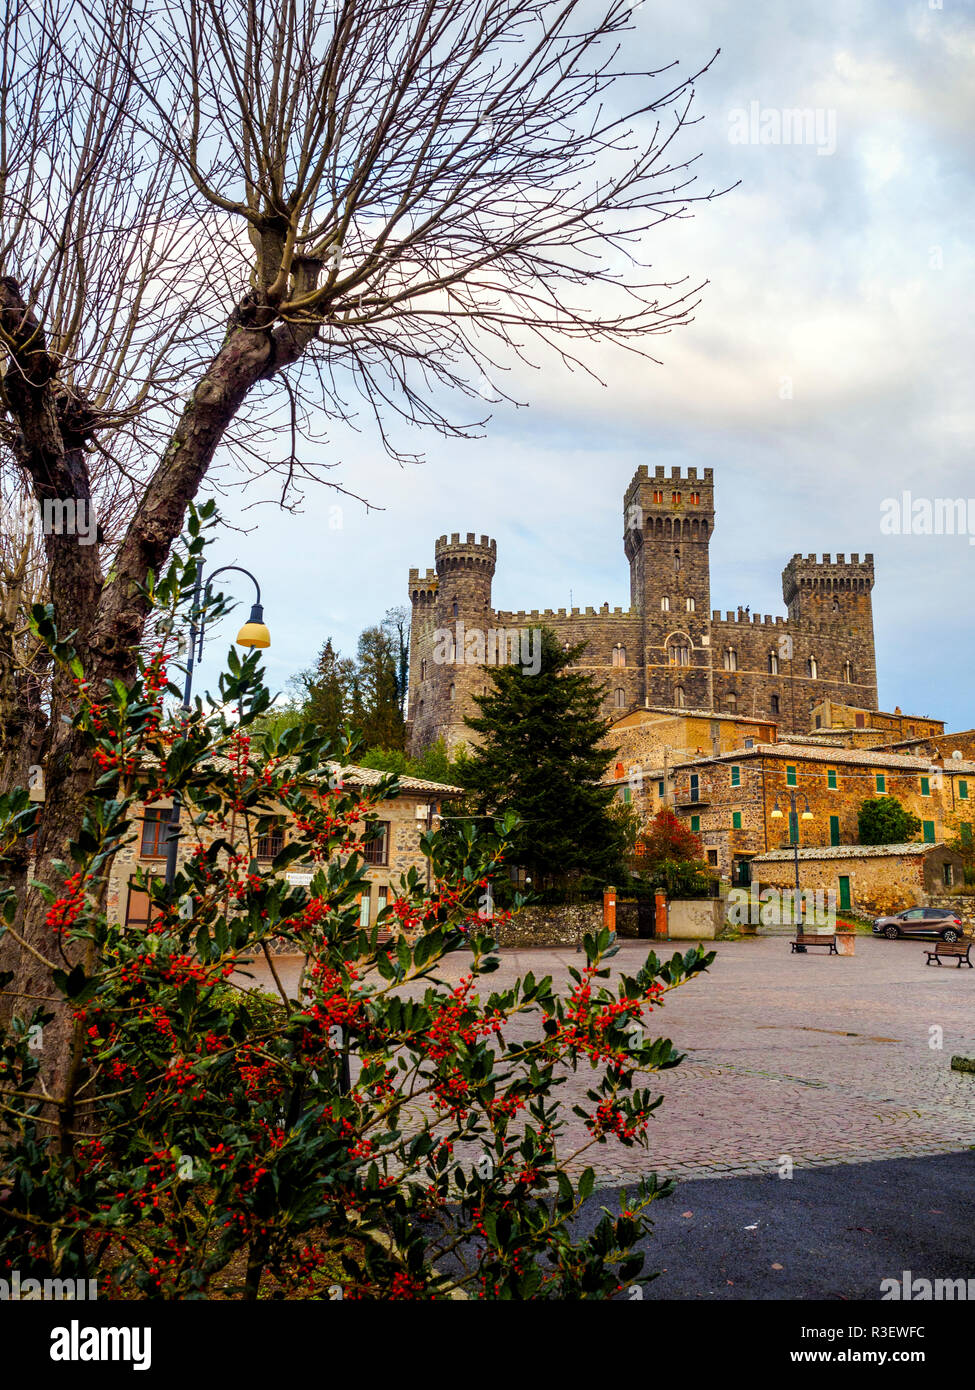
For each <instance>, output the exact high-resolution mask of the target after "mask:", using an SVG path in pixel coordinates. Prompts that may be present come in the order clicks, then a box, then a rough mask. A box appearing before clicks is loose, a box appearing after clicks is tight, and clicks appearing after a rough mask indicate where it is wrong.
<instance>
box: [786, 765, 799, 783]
mask: <svg viewBox="0 0 975 1390" xmlns="http://www.w3.org/2000/svg"><path fill="white" fill-rule="evenodd" d="M785 785H786V786H787V787H795V786H797V785H798V784H797V782H796V770H795V768H794V767H787V768H786V770H785Z"/></svg>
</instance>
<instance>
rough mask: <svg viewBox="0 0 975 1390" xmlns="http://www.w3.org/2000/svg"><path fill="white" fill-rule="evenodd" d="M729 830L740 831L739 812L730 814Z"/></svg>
mask: <svg viewBox="0 0 975 1390" xmlns="http://www.w3.org/2000/svg"><path fill="white" fill-rule="evenodd" d="M731 828H732V830H740V829H741V812H740V811H732V813H731Z"/></svg>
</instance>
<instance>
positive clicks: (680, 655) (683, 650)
mask: <svg viewBox="0 0 975 1390" xmlns="http://www.w3.org/2000/svg"><path fill="white" fill-rule="evenodd" d="M668 657H669V659H670V664H671V666H690V664H691V654H690V651H689V650H688V648H687V647H685V646H682V645H681V644H680V643H677V642H675V643H674V644H673V645H672V646H671V647H670V648H669V649H668Z"/></svg>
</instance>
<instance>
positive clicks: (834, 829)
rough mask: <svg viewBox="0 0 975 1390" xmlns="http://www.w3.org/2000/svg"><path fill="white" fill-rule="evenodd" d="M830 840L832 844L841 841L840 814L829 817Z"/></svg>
mask: <svg viewBox="0 0 975 1390" xmlns="http://www.w3.org/2000/svg"><path fill="white" fill-rule="evenodd" d="M829 842H830V844H831V845H838V844H839V842H840V818H839V816H830V818H829Z"/></svg>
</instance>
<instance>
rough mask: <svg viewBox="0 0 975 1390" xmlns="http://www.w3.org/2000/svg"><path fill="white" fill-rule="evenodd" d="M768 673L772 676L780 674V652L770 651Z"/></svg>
mask: <svg viewBox="0 0 975 1390" xmlns="http://www.w3.org/2000/svg"><path fill="white" fill-rule="evenodd" d="M768 673H769V675H770V676H777V675H778V674H779V654H778V652H769V654H768Z"/></svg>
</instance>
